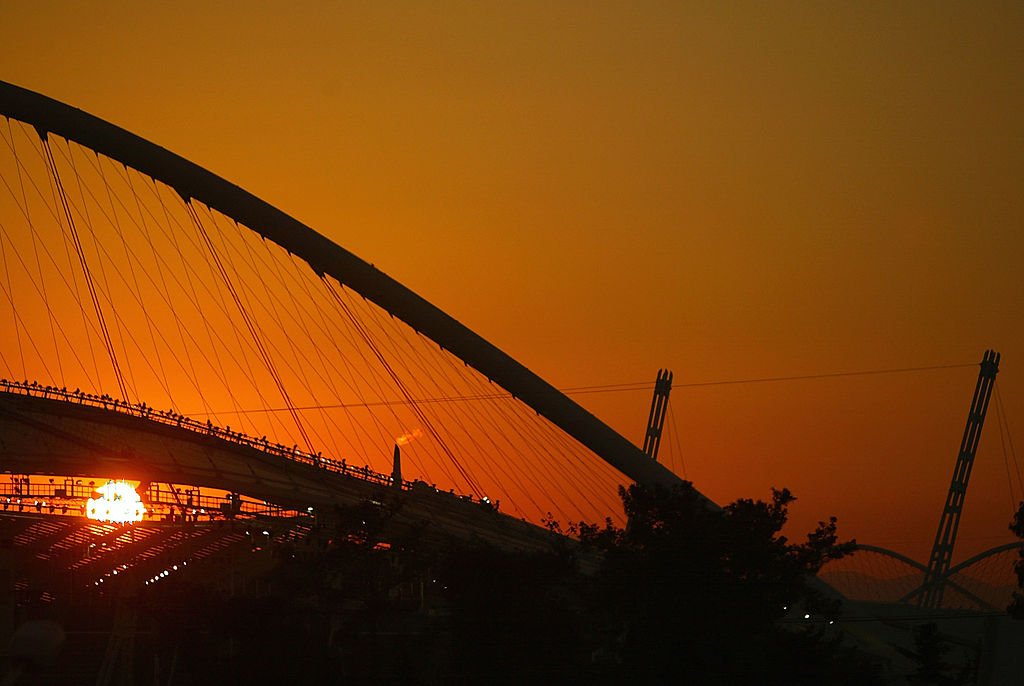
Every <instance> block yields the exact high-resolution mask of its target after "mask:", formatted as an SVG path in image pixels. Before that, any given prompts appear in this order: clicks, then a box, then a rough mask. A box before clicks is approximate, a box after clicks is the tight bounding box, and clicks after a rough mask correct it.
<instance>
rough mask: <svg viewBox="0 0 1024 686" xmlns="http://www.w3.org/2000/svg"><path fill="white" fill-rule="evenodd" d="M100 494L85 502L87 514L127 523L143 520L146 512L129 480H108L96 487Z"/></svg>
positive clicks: (91, 517)
mask: <svg viewBox="0 0 1024 686" xmlns="http://www.w3.org/2000/svg"><path fill="white" fill-rule="evenodd" d="M96 490H97V491H98V492H99V494H100V496H99V497H98V498H90V499H89V501H88V502H87V503H86V504H85V516H86V517H88V518H89V519H96V520H99V521H101V522H113V523H116V524H127V523H129V522H141V521H142V516H143V515H144V514H146V506H145V505H143V504H142V500H141V499H140V498H139V494H138V493H136V492H135V487H134V486H132V485H131V484H130V483H128V482H127V481H108V482H107V483H105V484H103V485H102V486H100V487H99V488H97V489H96Z"/></svg>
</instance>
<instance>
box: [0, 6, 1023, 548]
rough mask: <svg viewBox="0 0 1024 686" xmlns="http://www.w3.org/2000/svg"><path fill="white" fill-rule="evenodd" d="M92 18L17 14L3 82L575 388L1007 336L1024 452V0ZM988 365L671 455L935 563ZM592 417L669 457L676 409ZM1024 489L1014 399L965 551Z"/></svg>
mask: <svg viewBox="0 0 1024 686" xmlns="http://www.w3.org/2000/svg"><path fill="white" fill-rule="evenodd" d="M93 4H94V3H37V2H31V3H30V2H12V3H7V4H5V6H4V9H3V10H2V12H0V16H2V18H3V26H4V36H5V38H4V41H3V42H0V78H2V79H4V80H7V81H11V82H13V83H17V84H19V85H22V86H25V87H28V88H31V89H33V90H37V91H40V92H42V93H45V94H48V95H50V96H52V97H55V98H57V99H59V100H62V101H64V102H68V103H71V104H73V105H75V106H78V107H81V108H82V109H85V110H87V111H90V112H92V113H94V114H97V115H99V116H101V117H104V118H106V119H108V120H110V121H113V122H115V123H117V124H120V125H122V126H124V127H126V128H128V129H129V130H131V131H134V132H136V133H138V134H140V135H142V136H144V137H146V138H149V139H150V140H152V141H154V142H156V143H158V144H160V145H163V146H164V147H167V148H169V149H171V150H174V151H175V152H178V153H180V154H182V155H184V156H186V157H188V158H190V159H192V160H193V161H195V162H197V163H199V164H201V165H203V166H205V167H207V168H208V169H210V170H212V171H214V172H216V173H218V174H221V175H222V176H225V177H226V178H228V179H230V180H232V181H234V182H236V183H238V184H239V185H241V186H243V187H244V188H246V189H248V190H250V191H252V192H254V193H255V194H257V195H259V196H261V197H262V198H264V199H266V200H268V201H270V202H271V203H273V204H275V205H277V206H278V207H280V208H282V209H283V210H285V211H287V212H289V213H291V214H292V215H294V216H296V217H297V218H299V219H300V220H302V221H304V222H306V223H307V224H309V225H311V226H313V227H314V228H316V229H317V230H319V231H321V232H322V233H324V234H326V235H327V236H329V237H331V238H332V239H334V240H335V241H337V242H338V243H340V244H341V245H343V246H345V247H346V248H348V249H350V250H352V251H353V252H355V253H356V254H357V255H360V256H361V257H363V258H364V259H366V260H368V261H370V262H373V263H375V264H376V265H377V266H378V267H380V268H381V269H383V270H384V271H386V272H387V273H389V274H391V275H392V276H395V277H396V278H398V279H399V280H400V281H402V282H404V283H406V284H407V285H409V286H410V287H412V288H413V289H414V290H416V291H418V292H419V293H421V294H422V295H424V296H426V297H427V298H428V299H431V300H432V301H434V302H435V303H436V304H438V305H440V306H441V307H442V308H444V309H445V310H447V311H448V312H449V313H451V314H453V315H454V316H455V317H456V318H458V319H460V320H461V321H463V322H464V323H466V324H468V325H469V326H470V327H472V328H474V329H475V330H476V331H478V332H479V333H481V334H482V335H484V336H485V337H486V338H488V339H489V340H491V341H492V342H494V343H495V344H497V345H498V346H499V347H502V348H503V349H505V350H506V351H507V352H510V353H511V354H512V355H513V356H515V357H517V358H518V359H520V360H521V361H523V362H524V363H526V364H527V365H528V366H530V367H531V368H533V369H534V370H535V371H537V372H539V373H540V374H541V375H542V376H544V377H545V378H547V379H548V380H549V381H551V382H552V383H554V384H556V385H558V386H563V387H565V386H582V385H592V384H602V383H618V382H632V381H644V380H653V378H654V375H655V372H656V370H657V369H658V367H663V366H667V367H670V368H672V369H673V370H674V371H675V373H676V379H677V381H678V382H701V381H714V380H723V379H746V378H757V377H764V376H786V375H800V374H813V373H818V372H833V371H847V370H862V369H863V370H868V369H879V368H892V367H907V366H917V365H933V364H950V363H966V362H976V361H978V360H980V358H981V354H982V352H983V350H984V349H985V348H986V347H995V348H997V349H999V350H1000V351H1002V353H1003V355H1004V363H1003V365H1002V371H1001V372H1000V375H999V387H1000V389H1001V394H1002V397H1003V400H1004V402H1005V404H1006V408H1007V413H1008V417H1009V422H1010V428H1011V429H1012V430H1013V436H1014V438H1015V442H1016V444H1017V445H1019V446H1022V448H1024V433H1022V431H1024V379H1022V375H1021V373H1020V372H1019V371H1017V370H1019V369H1020V368H1021V367H1020V365H1021V364H1022V361H1024V343H1022V341H1024V335H1022V334H1024V322H1022V318H1021V315H1020V312H1021V304H1022V302H1024V280H1022V278H1021V276H1020V268H1021V264H1022V258H1024V249H1022V248H1024V245H1022V244H1024V238H1022V237H1021V228H1022V224H1024V222H1022V219H1024V196H1022V194H1021V193H1020V188H1021V187H1022V181H1024V124H1022V121H1024V119H1022V117H1021V116H1020V113H1021V112H1022V111H1024V85H1022V80H1021V75H1020V67H1021V65H1022V64H1024V43H1022V42H1021V41H1020V36H1021V35H1024V7H1022V6H1020V5H1018V4H1015V3H973V4H971V5H970V6H967V5H964V6H950V5H942V6H939V5H935V4H930V3H920V4H913V5H911V4H904V5H900V6H899V7H893V6H890V4H888V3H877V4H868V5H865V4H856V5H850V6H838V5H832V4H829V5H822V4H810V3H807V4H796V3H792V4H787V5H785V6H783V7H781V8H780V7H778V6H775V7H769V6H766V5H764V4H757V3H751V4H735V3H727V4H723V3H706V4H705V3H700V4H698V3H674V2H665V3H653V2H651V3H630V4H628V5H627V4H625V3H623V4H615V3H557V4H554V3H545V2H538V3H516V4H514V5H512V6H507V7H504V6H499V5H498V4H496V3H494V4H492V3H478V2H468V3H449V4H446V5H445V7H444V9H438V8H436V7H433V6H428V5H427V4H425V3H424V4H413V3H401V4H395V5H387V6H382V5H383V3H360V4H355V3H339V4H338V5H337V6H335V5H333V4H328V3H322V4H321V3H288V8H287V9H285V5H283V4H280V5H278V4H272V3H259V4H255V3H254V4H253V5H254V6H255V7H256V9H250V10H248V11H247V12H245V13H243V12H241V11H240V10H238V9H236V5H235V4H233V3H218V4H216V6H215V7H212V8H211V7H209V6H208V5H209V3H188V2H184V3H173V4H166V5H161V6H158V7H148V6H141V5H137V4H136V3H123V4H121V5H120V6H119V5H118V4H117V3H105V7H103V8H99V9H97V8H95V7H93V6H92V5H93ZM553 5H554V6H553ZM683 5H685V6H683ZM975 377H976V372H975V370H973V369H959V370H949V371H933V372H924V373H917V374H909V375H895V376H877V377H866V378H843V379H832V380H819V381H800V382H789V383H778V384H763V385H734V386H721V387H710V388H701V387H698V388H678V389H677V390H676V392H675V393H674V394H673V406H674V410H673V411H674V413H675V417H676V420H677V421H678V423H679V428H680V429H681V431H680V432H679V436H678V440H679V444H680V446H681V449H682V455H680V454H678V451H675V450H674V447H675V446H674V443H673V442H672V440H670V439H666V443H665V445H664V447H663V450H665V451H669V452H668V453H667V454H665V459H666V461H667V462H669V463H670V464H671V465H672V466H674V467H676V468H677V469H678V470H679V471H682V469H681V464H682V462H681V458H685V466H686V470H687V475H688V476H689V477H690V478H691V479H692V480H694V481H695V483H696V484H697V485H698V487H699V488H701V489H702V490H703V491H704V492H705V493H707V494H708V495H709V496H711V497H712V498H714V499H716V500H718V501H720V502H724V501H728V500H730V499H733V498H735V497H739V496H764V495H766V494H767V492H768V488H769V486H772V485H776V486H788V487H789V488H791V489H792V490H793V491H794V492H795V493H796V494H797V496H798V497H799V498H800V500H799V502H798V503H797V505H796V506H795V511H794V514H795V518H796V520H797V523H798V524H800V525H801V526H802V527H804V528H806V527H807V526H808V525H809V524H810V523H811V522H813V521H814V520H815V519H817V518H820V517H825V516H827V515H829V514H836V515H838V516H839V517H840V526H841V528H842V530H843V531H844V532H845V533H846V534H847V535H852V536H856V537H857V538H858V539H860V540H862V541H864V542H870V543H875V544H879V545H887V546H890V547H893V548H895V549H897V550H900V551H902V552H906V553H909V554H911V555H913V556H915V557H918V558H924V557H926V556H927V551H928V549H929V547H930V545H931V539H932V536H933V535H934V527H935V524H936V523H937V519H938V516H939V513H940V510H941V507H942V502H943V499H944V497H945V492H946V488H947V485H948V480H949V477H950V473H951V471H952V465H953V460H954V458H955V453H956V448H957V446H958V444H959V440H960V436H961V433H962V430H963V423H964V420H965V416H966V412H967V407H968V404H969V401H970V394H971V392H972V391H973V388H974V382H975ZM579 399H580V401H581V402H583V403H584V404H585V405H586V406H587V407H588V408H590V409H592V410H593V411H594V412H595V413H597V414H598V415H599V416H601V417H602V418H603V419H605V420H606V421H608V422H609V423H610V424H611V425H612V426H614V427H615V428H617V429H619V430H620V431H622V432H623V433H624V434H625V435H627V436H628V437H630V438H632V439H634V440H639V438H640V434H641V431H642V428H643V423H644V420H645V418H646V412H647V407H648V403H649V397H648V396H647V394H646V393H622V394H604V395H589V396H579ZM1022 458H1024V455H1022ZM1015 489H1016V490H1015V491H1014V493H1013V494H1011V491H1010V489H1009V487H1008V485H1007V478H1006V467H1005V465H1004V456H1003V452H1002V450H1001V448H1000V443H999V436H998V427H997V425H996V422H995V421H994V416H992V415H990V418H989V422H988V424H987V425H986V432H985V434H984V436H983V439H982V447H981V451H980V452H979V458H978V463H977V465H976V469H975V472H974V477H973V481H972V484H971V491H970V493H969V495H968V498H967V506H966V511H965V515H964V520H963V524H962V527H961V536H962V537H961V541H962V544H961V547H960V548H959V553H960V554H958V555H957V557H958V558H962V555H963V554H968V553H970V552H976V551H978V550H981V549H983V548H985V547H988V546H990V545H994V544H995V543H998V542H1001V541H1002V540H1004V539H1005V536H1006V533H1005V524H1006V522H1007V521H1008V519H1009V516H1010V508H1011V502H1012V501H1011V495H1015V496H1016V497H1017V498H1019V497H1020V490H1019V488H1017V487H1015Z"/></svg>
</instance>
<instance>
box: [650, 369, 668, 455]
mask: <svg viewBox="0 0 1024 686" xmlns="http://www.w3.org/2000/svg"><path fill="white" fill-rule="evenodd" d="M671 392H672V372H670V371H669V370H667V369H659V370H658V380H657V381H655V382H654V397H652V398H651V414H650V416H649V417H648V418H647V433H646V434H644V447H643V451H644V454H645V455H647V457H649V458H651V459H652V460H657V459H658V448H660V447H661V430H662V428H663V427H664V426H665V413H666V412H667V411H668V394H669V393H671Z"/></svg>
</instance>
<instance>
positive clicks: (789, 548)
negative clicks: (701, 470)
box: [19, 484, 882, 686]
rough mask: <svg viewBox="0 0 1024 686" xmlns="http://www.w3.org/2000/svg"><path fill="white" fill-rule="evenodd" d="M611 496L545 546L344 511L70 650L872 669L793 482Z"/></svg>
mask: <svg viewBox="0 0 1024 686" xmlns="http://www.w3.org/2000/svg"><path fill="white" fill-rule="evenodd" d="M621 496H622V502H623V506H624V508H625V514H626V518H627V524H626V526H625V528H622V529H620V528H617V527H615V526H613V525H612V524H611V523H610V522H606V523H605V524H603V525H594V524H585V523H575V524H570V525H566V527H565V531H564V532H563V533H568V534H571V536H570V537H568V538H564V537H556V536H552V546H551V549H550V550H549V551H548V552H545V553H542V554H538V553H535V554H521V553H510V552H505V551H499V550H494V549H490V548H486V547H481V546H473V545H460V546H455V547H450V548H448V549H438V548H437V547H436V546H433V545H432V546H429V547H428V546H425V545H421V544H419V542H418V540H417V537H415V536H412V537H410V538H409V540H400V541H399V540H384V538H383V535H382V531H383V521H382V519H381V518H380V517H379V516H377V515H378V513H377V512H376V511H375V510H374V509H373V508H371V507H369V506H367V507H366V508H354V509H350V510H338V511H336V512H335V513H334V514H333V516H331V517H329V518H327V519H325V520H324V521H323V522H322V524H321V528H320V529H319V530H316V531H314V532H312V534H311V536H310V538H309V539H308V540H305V541H299V542H295V543H294V544H289V545H286V546H281V547H280V548H278V549H276V550H274V551H272V552H271V551H265V550H264V551H263V552H262V553H261V554H253V555H250V556H248V557H246V558H245V559H243V560H241V561H236V562H235V563H234V564H232V565H231V566H230V567H229V568H228V567H225V568H223V569H221V570H218V571H217V572H216V573H215V574H210V573H209V572H207V573H206V576H205V577H204V576H202V575H200V574H198V572H199V570H198V569H197V570H196V574H195V575H191V576H186V575H175V576H171V577H170V578H168V579H166V580H165V581H162V582H161V583H159V584H154V585H150V586H146V587H144V588H143V589H142V591H141V593H139V594H138V595H132V596H128V595H123V596H121V597H120V598H118V599H108V601H106V605H103V604H102V603H100V604H96V603H93V604H92V606H88V605H79V606H78V609H77V610H75V611H76V612H80V613H82V614H83V615H86V616H87V617H88V621H91V622H93V623H95V624H96V625H97V628H100V627H106V628H107V630H108V631H110V627H113V629H112V631H110V634H108V635H109V636H111V638H109V639H107V638H106V636H104V641H103V643H102V644H98V645H97V646H96V651H95V654H94V655H91V656H88V655H83V656H81V657H73V658H72V657H67V656H65V657H66V659H69V660H72V659H73V660H79V659H81V661H82V670H81V671H82V674H81V676H82V678H87V679H88V681H83V682H82V683H97V682H96V677H95V671H92V672H91V673H89V672H90V670H89V669H87V668H86V667H85V666H86V665H87V664H90V663H91V664H93V665H95V664H97V663H98V662H99V660H98V659H97V656H102V657H103V664H104V665H105V668H109V669H111V672H112V673H111V674H110V677H111V679H110V680H109V681H106V682H104V683H111V684H114V683H128V682H129V681H131V682H132V683H147V684H176V685H179V686H180V685H183V684H223V685H225V686H227V685H231V684H289V683H311V684H335V683H336V684H423V685H434V684H487V685H492V684H575V683H588V684H671V683H685V684H725V685H728V684H776V683H778V684H858V685H865V684H867V685H870V684H874V683H882V681H881V680H880V677H879V669H878V666H877V665H876V663H875V662H874V660H873V659H872V658H870V657H869V656H867V655H865V654H863V653H860V652H858V651H857V650H856V649H854V648H853V647H851V645H850V644H849V642H848V641H847V640H844V639H843V634H842V633H841V632H840V630H839V625H838V624H836V625H832V624H831V623H830V620H831V619H832V618H833V616H834V613H835V612H836V611H837V609H838V608H837V605H836V601H835V600H833V599H832V598H831V597H830V596H829V595H828V594H827V593H825V592H824V591H823V589H824V587H823V586H822V587H819V586H818V585H817V583H816V580H815V578H814V575H815V573H816V572H817V571H818V570H819V569H820V567H821V566H822V565H823V564H824V563H825V562H827V561H828V560H830V559H834V558H837V557H841V556H843V555H845V554H847V553H848V552H849V551H850V548H851V545H852V544H850V543H843V542H840V541H839V540H838V538H837V535H836V523H835V520H834V519H832V520H830V521H828V522H821V523H819V526H818V527H817V528H816V529H815V530H814V531H812V532H811V533H810V534H809V535H807V537H806V539H805V540H802V541H799V542H793V541H790V540H787V538H786V537H785V536H783V535H782V534H781V531H782V528H783V525H784V524H785V523H786V518H787V508H788V506H789V504H790V503H791V502H792V501H793V496H792V495H791V494H790V493H789V492H788V491H786V490H782V491H773V493H772V497H771V499H770V500H769V501H767V502H764V501H756V500H746V499H744V500H738V501H736V502H734V503H732V504H730V505H728V506H727V507H725V508H724V509H713V508H710V507H709V506H708V504H707V502H706V501H704V500H703V499H702V498H701V496H700V495H699V494H697V492H696V491H694V490H693V488H692V487H690V485H689V484H684V485H682V486H680V487H677V488H675V489H672V490H666V489H647V488H640V487H637V486H632V487H630V488H628V489H622V491H621ZM548 526H549V528H551V529H552V530H553V531H556V532H561V531H562V527H561V526H560V525H559V524H558V523H557V522H554V521H549V522H548ZM58 619H59V621H61V623H63V624H64V626H66V627H68V626H71V627H74V626H78V627H82V626H83V621H82V618H81V617H60V618H58ZM96 633H102V632H96ZM82 634H83V635H89V634H90V632H88V631H86V632H82ZM119 636H122V637H123V639H124V640H122V641H121V642H120V643H119V642H118V637H119ZM114 648H118V649H120V650H122V653H121V655H122V657H128V659H127V660H125V659H120V660H115V659H114V658H115V657H117V655H116V654H115V653H113V652H112V650H114ZM67 669H68V668H62V674H63V675H64V676H65V677H66V678H64V679H63V680H62V681H60V683H76V682H75V679H74V678H73V677H70V676H68V675H69V674H70V673H69V672H68V671H67ZM126 670H127V671H129V672H132V674H130V675H129V674H127V673H126ZM25 676H26V677H29V676H30V675H29V674H26V675H25ZM69 679H70V680H69ZM19 683H28V681H25V680H24V679H23V680H22V681H20V682H19ZM33 683H35V682H33ZM39 683H42V682H39ZM46 683H50V682H46ZM53 683H57V682H56V681H54V682H53Z"/></svg>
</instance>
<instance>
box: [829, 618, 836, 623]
mask: <svg viewBox="0 0 1024 686" xmlns="http://www.w3.org/2000/svg"><path fill="white" fill-rule="evenodd" d="M828 623H829V624H835V623H836V620H834V619H830V620H828Z"/></svg>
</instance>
